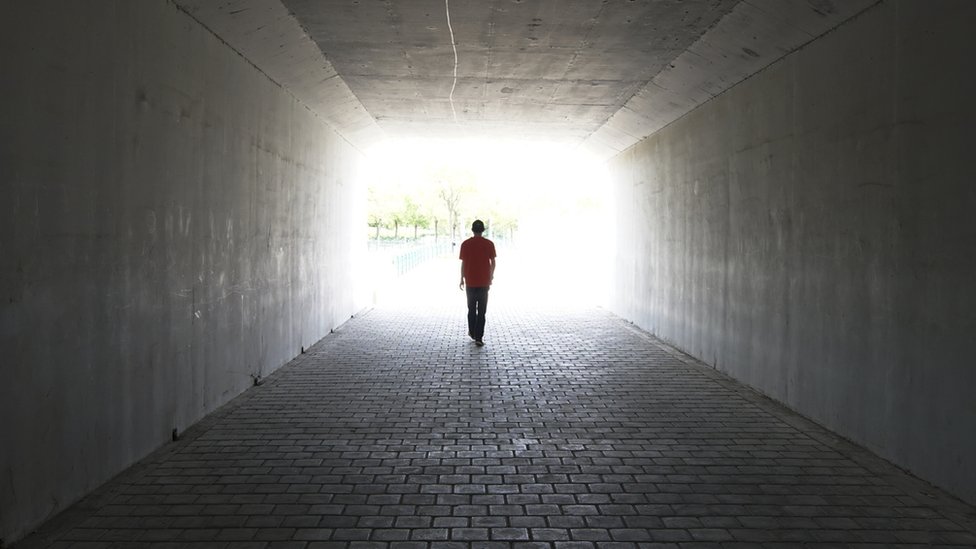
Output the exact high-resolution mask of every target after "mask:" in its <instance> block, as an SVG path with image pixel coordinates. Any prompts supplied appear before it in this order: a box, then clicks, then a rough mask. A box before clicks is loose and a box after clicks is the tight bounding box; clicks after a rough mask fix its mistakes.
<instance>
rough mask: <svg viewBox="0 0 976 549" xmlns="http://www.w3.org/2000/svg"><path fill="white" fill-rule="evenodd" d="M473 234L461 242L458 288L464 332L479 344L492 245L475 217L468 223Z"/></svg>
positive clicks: (492, 262)
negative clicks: (464, 306)
mask: <svg viewBox="0 0 976 549" xmlns="http://www.w3.org/2000/svg"><path fill="white" fill-rule="evenodd" d="M471 232H472V233H474V236H472V237H471V238H469V239H467V240H465V241H464V242H462V243H461V256H460V259H461V283H460V284H458V287H459V288H461V289H462V290H465V292H466V293H467V296H468V335H469V336H471V339H473V340H474V342H475V344H477V345H478V346H479V347H481V346H482V345H484V344H485V342H484V336H485V311H486V310H487V309H488V289H489V288H490V287H491V282H492V280H493V279H494V278H495V244H494V243H493V242H492V241H491V240H488V239H487V238H484V237H483V236H481V234H482V233H484V232H485V224H484V222H483V221H481V220H480V219H476V220H475V221H474V223H472V224H471Z"/></svg>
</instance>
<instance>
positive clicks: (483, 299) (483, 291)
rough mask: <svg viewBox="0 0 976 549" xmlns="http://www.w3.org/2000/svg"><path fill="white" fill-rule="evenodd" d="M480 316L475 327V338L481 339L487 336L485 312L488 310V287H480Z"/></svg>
mask: <svg viewBox="0 0 976 549" xmlns="http://www.w3.org/2000/svg"><path fill="white" fill-rule="evenodd" d="M478 290H480V291H479V292H478V294H479V295H478V316H477V323H476V325H475V329H474V338H475V339H476V340H478V341H481V340H482V338H484V336H485V313H486V312H487V310H488V288H478Z"/></svg>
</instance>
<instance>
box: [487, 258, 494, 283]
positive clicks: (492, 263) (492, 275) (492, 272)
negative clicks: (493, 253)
mask: <svg viewBox="0 0 976 549" xmlns="http://www.w3.org/2000/svg"><path fill="white" fill-rule="evenodd" d="M488 261H489V263H490V264H491V281H492V282H494V281H495V258H494V257H493V258H491V259H490V260H488Z"/></svg>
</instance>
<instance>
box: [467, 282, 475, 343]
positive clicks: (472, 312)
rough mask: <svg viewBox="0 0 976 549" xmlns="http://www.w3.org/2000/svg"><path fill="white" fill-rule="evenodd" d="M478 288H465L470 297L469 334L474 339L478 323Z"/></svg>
mask: <svg viewBox="0 0 976 549" xmlns="http://www.w3.org/2000/svg"><path fill="white" fill-rule="evenodd" d="M476 290H477V288H465V293H466V294H467V297H468V335H469V336H471V337H472V338H474V339H478V338H477V337H475V328H476V327H477V325H478V292H477V291H476Z"/></svg>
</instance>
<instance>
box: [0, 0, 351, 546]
mask: <svg viewBox="0 0 976 549" xmlns="http://www.w3.org/2000/svg"><path fill="white" fill-rule="evenodd" d="M2 11H3V16H2V19H3V20H4V21H5V22H8V23H13V24H9V25H7V30H6V31H5V33H4V34H3V35H2V36H0V65H2V66H3V67H4V72H5V76H4V78H3V84H2V97H3V102H4V106H3V122H2V124H0V126H2V127H0V143H2V148H0V155H2V156H0V166H2V168H0V170H2V193H0V194H2V197H3V198H2V199H0V261H2V269H0V277H2V278H0V299H2V305H0V311H2V312H0V357H2V359H0V360H2V373H3V380H2V386H0V387H2V388H0V395H2V398H0V411H2V413H0V417H3V421H2V424H0V433H2V435H3V436H2V437H0V440H2V443H0V446H2V452H0V509H2V510H3V512H2V513H0V516H2V518H0V538H3V539H5V540H7V541H10V540H12V539H15V538H18V537H20V536H22V535H24V534H26V533H27V529H28V528H31V527H33V526H35V525H37V524H38V523H39V522H40V521H42V520H43V519H45V518H48V517H50V516H51V515H52V514H53V513H56V512H57V511H59V510H61V509H63V508H64V507H66V506H67V505H68V504H70V503H72V502H73V501H75V500H76V499H78V498H79V497H80V496H82V495H84V494H85V493H87V492H89V491H90V490H92V489H93V488H95V487H97V486H98V485H99V484H101V483H102V482H104V481H106V480H107V479H109V478H110V477H111V476H112V475H114V474H116V473H118V472H119V471H121V470H122V469H123V468H125V467H126V466H128V465H130V464H132V463H133V462H134V461H136V460H138V459H140V458H141V457H143V456H145V455H146V454H147V453H148V452H150V451H152V450H153V449H155V448H157V447H159V446H160V445H162V444H163V443H164V442H166V441H167V440H169V439H170V437H171V433H172V431H173V429H174V428H175V429H177V430H179V431H182V430H184V429H186V428H187V427H188V426H190V425H192V424H193V423H194V422H196V421H197V420H199V419H200V418H201V417H203V416H204V415H205V414H207V413H208V412H211V411H213V410H214V409H216V408H217V407H219V406H221V405H222V404H224V403H226V402H227V401H228V400H229V399H231V398H233V397H234V396H236V395H238V394H239V393H241V392H242V391H243V390H245V389H246V388H247V387H249V386H250V385H251V384H252V383H253V380H254V378H255V377H256V376H262V377H263V376H266V375H268V374H269V373H270V372H272V371H273V370H275V369H276V368H278V367H279V366H281V365H282V364H284V363H285V362H287V361H288V360H290V359H291V358H292V357H294V356H295V355H297V354H298V353H299V352H300V349H301V348H302V347H306V348H307V347H308V346H310V345H311V344H312V343H314V342H315V341H317V340H318V339H320V338H321V337H323V336H324V335H325V334H328V333H329V331H330V329H332V328H334V327H335V326H337V325H338V324H340V323H341V322H342V321H343V320H344V319H347V318H349V315H350V314H352V313H353V312H355V311H356V310H358V309H359V308H360V306H361V305H362V304H361V303H359V302H357V299H356V297H355V296H356V289H355V284H354V275H355V271H356V261H357V258H358V244H357V242H358V241H359V240H360V238H359V235H360V231H359V229H360V225H361V224H360V223H359V220H360V217H359V215H360V214H361V208H362V203H363V202H364V198H363V197H364V193H362V192H361V191H360V189H359V186H358V184H357V179H356V178H357V171H358V164H359V162H360V160H359V159H360V156H361V155H360V154H359V153H358V152H357V151H356V150H355V149H353V148H352V147H351V146H349V145H348V144H347V143H346V142H345V141H344V140H343V139H342V138H341V137H340V136H339V135H337V134H336V133H335V132H333V131H332V130H331V129H330V128H329V127H328V126H327V125H326V124H324V123H323V122H322V121H320V120H319V119H318V118H316V116H315V115H314V114H312V113H311V112H310V111H309V110H308V109H306V108H305V107H304V106H303V105H302V104H300V103H298V102H297V101H296V100H295V99H294V98H293V97H292V96H291V95H290V94H288V93H287V92H286V91H285V90H283V89H281V88H280V87H278V86H277V85H276V84H275V83H273V82H271V81H270V80H269V79H268V78H267V77H266V76H264V75H263V74H261V73H260V72H259V71H258V70H256V69H255V68H254V67H253V66H251V65H250V64H249V63H248V62H247V61H245V60H244V59H242V58H241V57H240V56H239V55H237V54H236V53H235V52H234V51H232V50H230V49H229V48H228V47H226V45H224V44H223V43H222V42H220V41H219V40H218V39H216V38H215V37H213V36H212V35H211V34H210V33H209V32H207V31H206V30H205V29H204V28H202V27H200V26H199V25H198V24H197V23H195V22H194V21H193V20H192V19H191V18H189V17H188V16H186V15H185V14H184V13H182V12H180V11H179V10H178V9H177V8H176V7H174V6H173V5H172V4H170V3H168V2H165V1H163V0H158V1H157V0H154V1H141V2H125V1H114V2H112V1H109V2H98V3H95V4H91V3H77V4H76V3H64V2H47V1H46V2H31V3H10V4H5V5H4V7H3V9H2Z"/></svg>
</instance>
